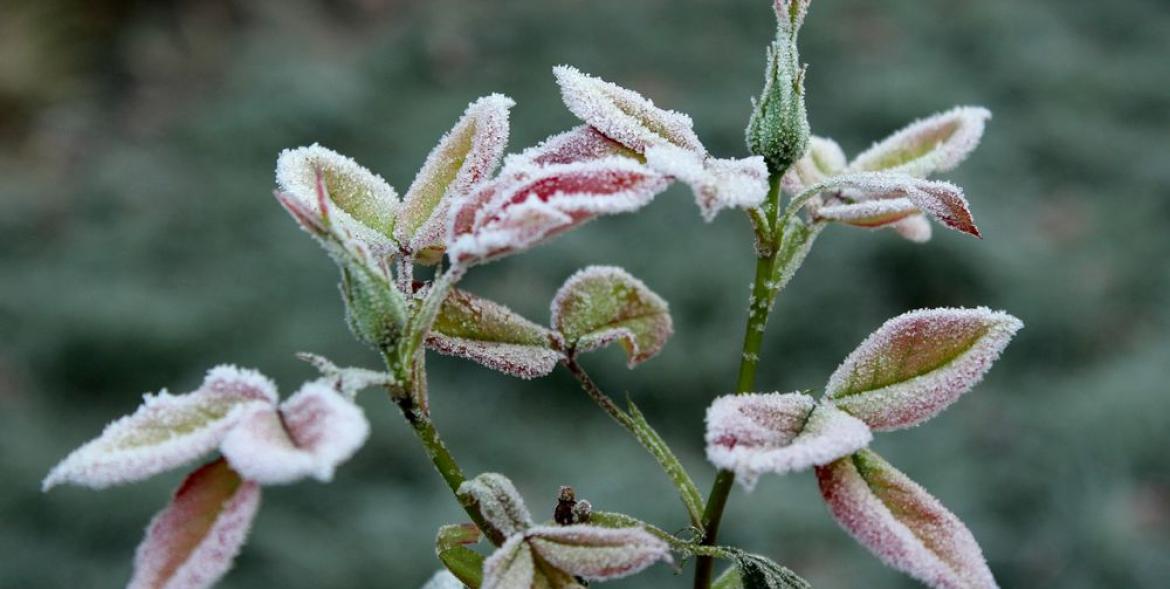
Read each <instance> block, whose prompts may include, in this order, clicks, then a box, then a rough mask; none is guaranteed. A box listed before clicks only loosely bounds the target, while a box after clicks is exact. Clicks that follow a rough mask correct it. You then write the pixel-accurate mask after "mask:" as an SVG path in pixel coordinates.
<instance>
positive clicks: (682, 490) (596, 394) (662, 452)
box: [564, 354, 703, 527]
mask: <svg viewBox="0 0 1170 589" xmlns="http://www.w3.org/2000/svg"><path fill="white" fill-rule="evenodd" d="M564 365H565V368H567V369H568V370H569V372H570V373H571V374H572V375H573V377H574V378H576V379H577V382H579V383H580V384H581V388H582V389H584V390H585V393H586V394H587V395H589V398H591V399H593V401H594V402H595V403H597V406H598V407H601V409H602V410H603V411H605V412H606V413H608V414H609V416H610V417H612V418H613V420H614V421H616V422H617V423H618V425H620V426H622V427H624V428H625V429H626V430H627V431H629V432H630V433H631V434H632V435H633V436H634V438H635V439H637V440H638V442H639V443H641V444H642V447H644V448H646V450H647V451H648V452H650V454H651V455H652V456H653V457H654V459H655V460H657V461H658V464H659V465H660V466H662V470H663V471H664V472H665V473H666V476H668V477H670V480H671V481H672V482H674V485H675V488H677V489H678V493H679V497H680V498H681V499H682V502H683V506H685V507H686V509H687V515H688V516H689V517H690V519H691V524H692V525H694V526H695V527H699V526H701V525H702V521H703V520H702V515H703V512H702V510H703V496H702V495H701V494H699V488H698V487H697V486H696V485H695V482H694V480H692V479H691V475H690V474H689V473H687V471H686V469H685V468H684V467H683V465H682V463H681V462H679V460H678V457H676V456H675V455H674V452H672V451H671V450H670V447H669V446H667V445H666V442H665V441H664V440H663V439H662V437H661V436H659V435H658V432H656V431H654V428H652V427H650V424H648V423H646V420H645V418H643V417H642V414H641V413H640V412H639V411H638V410H637V408H636V407H635V406H634V405H633V403H631V404H630V411H629V412H626V411H623V410H622V409H621V407H618V406H617V404H616V403H614V402H613V399H611V398H610V397H609V396H608V395H606V394H605V392H604V391H602V390H601V387H598V386H597V383H595V382H593V379H592V378H590V377H589V373H587V372H585V368H584V367H582V366H581V365H580V364H578V363H577V359H576V358H575V357H573V356H572V355H571V354H570V355H569V356H568V357H567V358H566V359H565V360H564Z"/></svg>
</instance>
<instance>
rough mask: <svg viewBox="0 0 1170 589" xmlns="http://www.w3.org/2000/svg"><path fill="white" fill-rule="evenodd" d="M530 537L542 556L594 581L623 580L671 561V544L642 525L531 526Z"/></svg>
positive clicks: (563, 568) (529, 539) (571, 572)
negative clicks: (656, 564) (660, 562)
mask: <svg viewBox="0 0 1170 589" xmlns="http://www.w3.org/2000/svg"><path fill="white" fill-rule="evenodd" d="M527 537H528V543H529V544H530V545H531V546H532V550H533V551H534V552H535V553H536V554H537V555H539V556H540V558H541V559H543V560H544V561H546V562H548V563H549V564H551V565H552V566H554V567H556V568H558V569H560V570H562V571H564V572H567V573H569V574H571V575H576V576H578V577H582V578H584V579H588V580H592V581H605V580H609V579H619V578H621V577H626V576H629V575H632V574H634V573H637V572H639V571H641V570H643V569H645V568H646V567H648V566H650V565H652V564H654V563H656V562H658V561H663V562H671V558H670V546H669V545H667V543H666V542H665V541H663V540H661V539H659V538H658V537H656V536H654V535H653V534H651V533H649V532H647V531H646V530H644V529H642V528H640V527H632V528H603V527H598V526H591V525H582V524H577V525H571V526H553V527H539V528H532V529H530V530H529V531H528V533H527Z"/></svg>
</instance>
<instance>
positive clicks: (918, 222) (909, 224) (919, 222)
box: [890, 214, 932, 243]
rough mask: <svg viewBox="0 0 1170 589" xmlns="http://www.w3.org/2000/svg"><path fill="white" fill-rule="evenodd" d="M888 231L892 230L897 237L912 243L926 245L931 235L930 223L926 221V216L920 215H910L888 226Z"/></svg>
mask: <svg viewBox="0 0 1170 589" xmlns="http://www.w3.org/2000/svg"><path fill="white" fill-rule="evenodd" d="M890 229H893V230H894V231H896V232H897V233H898V235H901V236H902V237H903V238H905V239H907V240H909V241H912V242H914V243H926V242H928V241H930V236H931V233H932V231H931V228H930V221H927V220H926V215H922V214H918V215H910V216H909V217H906V218H905V219H902V220H901V221H898V222H897V223H894V224H893V225H890Z"/></svg>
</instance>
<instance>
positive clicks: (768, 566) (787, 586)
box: [730, 549, 812, 589]
mask: <svg viewBox="0 0 1170 589" xmlns="http://www.w3.org/2000/svg"><path fill="white" fill-rule="evenodd" d="M731 552H732V556H733V557H734V558H735V566H736V569H738V573H739V584H738V585H735V584H732V585H730V586H731V587H736V588H738V589H810V588H811V587H812V585H810V584H809V583H808V581H805V580H804V579H802V578H801V577H800V575H797V574H796V573H794V572H792V571H790V570H788V569H787V568H785V567H782V566H780V565H779V564H776V562H774V561H773V560H771V559H769V558H767V557H764V556H760V555H759V554H751V553H749V552H744V551H742V550H737V549H732V551H731ZM732 582H734V580H732Z"/></svg>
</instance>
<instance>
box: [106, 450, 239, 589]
mask: <svg viewBox="0 0 1170 589" xmlns="http://www.w3.org/2000/svg"><path fill="white" fill-rule="evenodd" d="M259 507H260V487H259V485H257V484H256V483H254V482H248V481H244V480H242V479H241V478H240V476H239V475H238V474H236V473H235V472H234V471H232V469H231V467H229V466H228V465H227V463H226V462H225V461H224V460H223V459H222V458H221V459H219V460H216V461H214V462H211V463H209V464H207V465H205V466H203V467H201V468H199V469H198V470H196V471H195V472H193V473H191V474H190V475H189V476H188V477H187V478H186V480H184V481H183V484H182V485H180V486H179V489H178V490H177V491H175V496H174V498H173V499H172V500H171V504H170V505H169V506H167V507H166V509H164V510H162V511H161V512H159V514H158V515H156V516H155V517H154V519H153V520H152V521H151V522H150V526H149V527H148V528H147V529H146V537H145V538H144V539H143V540H142V543H141V544H139V545H138V551H137V554H136V555H135V557H134V576H133V577H132V578H131V579H130V583H129V585H128V587H129V589H163V588H166V589H198V588H203V587H210V586H212V585H214V584H215V582H216V581H218V580H219V578H220V577H222V576H223V575H224V573H226V572H227V571H228V569H230V568H231V566H232V561H233V560H234V559H235V557H236V554H238V553H239V551H240V547H241V546H243V544H244V540H245V539H246V538H247V536H248V530H249V528H251V526H252V520H253V519H254V518H255V516H256V511H257V509H258V508H259Z"/></svg>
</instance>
